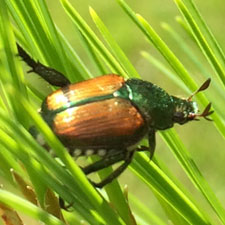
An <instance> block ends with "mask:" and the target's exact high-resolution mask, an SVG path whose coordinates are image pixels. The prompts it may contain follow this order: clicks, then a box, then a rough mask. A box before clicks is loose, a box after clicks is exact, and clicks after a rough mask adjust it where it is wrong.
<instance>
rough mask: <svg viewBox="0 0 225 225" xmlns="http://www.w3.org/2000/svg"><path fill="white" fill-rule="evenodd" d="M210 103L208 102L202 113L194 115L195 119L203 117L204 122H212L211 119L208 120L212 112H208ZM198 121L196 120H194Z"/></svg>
mask: <svg viewBox="0 0 225 225" xmlns="http://www.w3.org/2000/svg"><path fill="white" fill-rule="evenodd" d="M211 105H212V103H211V102H210V103H209V104H208V105H207V106H206V107H205V109H204V111H203V112H202V113H201V114H196V115H195V117H203V118H204V119H206V120H209V121H212V119H210V118H208V116H210V115H211V114H212V113H214V111H210V108H211ZM194 120H198V119H194Z"/></svg>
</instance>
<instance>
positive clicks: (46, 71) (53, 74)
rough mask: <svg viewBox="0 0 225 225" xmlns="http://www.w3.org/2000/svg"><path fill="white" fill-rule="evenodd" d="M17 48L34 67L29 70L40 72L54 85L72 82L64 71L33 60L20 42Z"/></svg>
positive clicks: (21, 55) (60, 85)
mask: <svg viewBox="0 0 225 225" xmlns="http://www.w3.org/2000/svg"><path fill="white" fill-rule="evenodd" d="M17 49H18V54H19V56H20V57H21V58H22V59H23V60H24V61H25V62H26V63H27V65H28V66H30V67H31V68H32V69H31V70H30V71H29V72H34V73H36V74H38V75H39V76H41V77H42V78H43V79H44V80H46V81H47V82H48V83H49V84H51V85H54V86H58V87H64V86H66V85H68V84H70V82H69V80H68V79H67V78H66V77H65V76H64V75H63V74H62V73H60V72H58V71H57V70H55V69H52V68H50V67H47V66H44V65H43V64H41V63H40V62H36V61H35V60H33V59H32V58H31V57H30V56H29V55H28V54H27V53H26V51H25V50H24V49H23V48H22V47H21V46H20V45H19V44H17Z"/></svg>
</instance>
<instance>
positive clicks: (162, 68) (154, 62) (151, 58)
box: [141, 51, 189, 93]
mask: <svg viewBox="0 0 225 225" xmlns="http://www.w3.org/2000/svg"><path fill="white" fill-rule="evenodd" d="M141 55H142V56H143V57H144V58H145V59H147V60H148V61H149V62H150V63H151V64H152V65H154V66H155V67H156V68H158V69H159V70H160V71H161V72H162V73H164V74H165V75H166V76H167V77H168V78H169V79H170V80H171V81H173V82H174V83H175V84H176V85H177V86H178V87H180V88H182V89H183V90H184V91H185V92H186V93H189V89H188V88H187V87H186V86H185V84H184V83H183V82H182V81H181V80H178V79H177V78H176V77H175V75H174V73H173V72H172V71H171V70H170V69H169V68H167V67H166V66H165V65H164V64H163V63H162V62H161V61H159V60H158V59H156V58H155V57H154V56H152V55H150V54H149V53H148V52H145V51H142V52H141Z"/></svg>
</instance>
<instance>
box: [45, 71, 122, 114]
mask: <svg viewBox="0 0 225 225" xmlns="http://www.w3.org/2000/svg"><path fill="white" fill-rule="evenodd" d="M124 82H125V80H124V78H123V77H121V76H118V75H115V74H110V75H104V76H100V77H96V78H93V79H90V80H85V81H82V82H79V83H75V84H71V85H68V86H66V87H64V88H61V89H59V90H57V91H55V92H53V93H52V94H50V95H49V96H48V97H47V98H46V101H45V102H46V104H47V108H48V110H57V109H58V108H60V107H63V106H65V105H66V104H67V103H68V102H77V101H80V100H83V99H87V98H89V97H97V96H103V95H107V94H112V93H113V92H115V91H116V90H118V89H119V88H120V87H122V86H123V84H124Z"/></svg>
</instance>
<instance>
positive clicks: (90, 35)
mask: <svg viewBox="0 0 225 225" xmlns="http://www.w3.org/2000/svg"><path fill="white" fill-rule="evenodd" d="M61 3H62V5H63V7H64V9H65V11H66V12H67V13H68V15H69V16H70V18H71V19H72V21H73V23H75V25H76V26H77V27H78V29H79V30H80V32H81V33H82V34H83V35H84V36H85V37H86V39H87V40H88V41H89V42H90V44H91V45H92V47H93V48H94V49H96V51H98V53H99V55H100V56H101V58H102V60H103V61H104V62H105V63H106V65H107V66H108V67H109V68H110V70H111V71H112V72H113V73H116V74H120V75H123V76H127V74H126V73H125V71H124V70H123V68H122V67H121V65H120V64H119V62H118V61H117V60H116V59H115V58H114V57H113V55H112V54H111V53H110V52H109V51H108V49H107V48H106V47H105V46H104V45H103V44H102V42H101V41H100V40H99V38H98V37H97V36H96V35H95V33H94V32H93V31H92V30H91V28H90V27H89V26H88V25H87V23H86V22H85V21H84V20H83V19H82V17H81V16H80V15H79V14H78V12H77V11H76V10H75V8H73V7H72V5H71V4H70V3H69V2H68V1H67V0H61Z"/></svg>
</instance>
